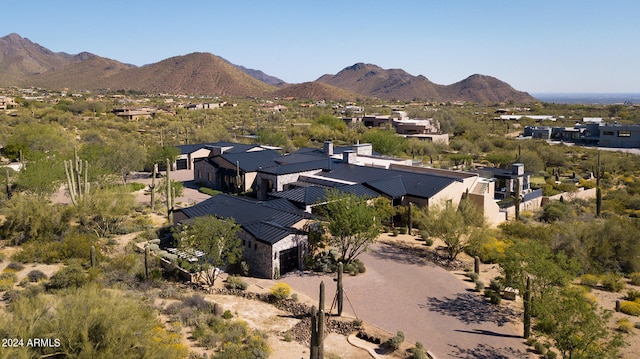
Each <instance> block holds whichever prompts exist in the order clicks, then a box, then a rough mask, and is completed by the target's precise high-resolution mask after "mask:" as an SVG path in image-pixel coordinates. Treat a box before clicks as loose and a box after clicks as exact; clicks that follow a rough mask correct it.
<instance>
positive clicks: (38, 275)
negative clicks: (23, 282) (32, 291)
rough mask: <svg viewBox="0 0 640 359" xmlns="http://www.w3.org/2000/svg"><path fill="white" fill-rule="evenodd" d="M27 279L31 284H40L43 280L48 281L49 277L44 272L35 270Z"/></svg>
mask: <svg viewBox="0 0 640 359" xmlns="http://www.w3.org/2000/svg"><path fill="white" fill-rule="evenodd" d="M27 278H28V279H29V282H38V281H41V280H43V279H47V275H46V274H44V273H43V272H42V271H40V270H37V269H35V270H32V271H31V272H29V273H28V274H27Z"/></svg>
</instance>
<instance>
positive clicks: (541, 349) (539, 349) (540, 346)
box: [533, 342, 547, 355]
mask: <svg viewBox="0 0 640 359" xmlns="http://www.w3.org/2000/svg"><path fill="white" fill-rule="evenodd" d="M533 349H534V350H535V351H536V353H537V354H540V355H544V354H546V353H547V347H546V346H544V343H542V342H536V343H535V344H534V345H533Z"/></svg>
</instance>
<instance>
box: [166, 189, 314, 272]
mask: <svg viewBox="0 0 640 359" xmlns="http://www.w3.org/2000/svg"><path fill="white" fill-rule="evenodd" d="M206 215H213V216H216V217H218V218H221V219H227V218H232V219H234V220H235V222H236V223H238V225H240V227H241V229H242V231H241V232H240V233H239V234H238V235H239V237H240V239H241V240H242V242H241V243H242V246H243V253H242V258H243V260H244V261H245V262H246V263H247V264H248V265H249V273H250V275H252V276H256V277H262V278H277V277H279V276H280V275H283V274H285V273H288V272H290V271H293V270H297V269H304V261H303V258H304V254H305V253H306V251H307V235H306V233H304V232H303V231H302V228H303V227H304V224H305V223H306V222H307V221H308V218H309V217H308V215H307V214H306V213H304V212H303V211H301V210H299V209H298V208H296V207H295V206H293V205H292V204H291V203H290V202H289V201H287V200H285V199H276V200H271V201H255V200H250V199H248V198H244V197H237V196H231V195H226V194H219V195H217V196H213V197H211V198H209V199H207V200H206V201H203V202H200V203H198V204H196V205H194V206H192V207H187V208H182V209H178V210H176V211H175V212H174V217H173V218H174V224H178V223H188V221H189V219H192V218H196V217H201V216H206Z"/></svg>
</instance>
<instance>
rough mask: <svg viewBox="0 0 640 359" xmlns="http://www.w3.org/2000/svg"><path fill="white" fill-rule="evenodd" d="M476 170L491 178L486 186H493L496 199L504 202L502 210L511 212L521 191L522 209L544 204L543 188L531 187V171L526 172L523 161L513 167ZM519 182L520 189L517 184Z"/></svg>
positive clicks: (484, 176)
mask: <svg viewBox="0 0 640 359" xmlns="http://www.w3.org/2000/svg"><path fill="white" fill-rule="evenodd" d="M474 172H477V173H479V174H480V175H481V176H482V177H483V178H487V179H489V182H488V183H487V184H486V187H493V190H492V192H493V193H494V200H495V201H499V202H500V203H501V204H502V208H501V211H502V212H503V213H509V212H510V210H509V208H514V204H515V202H514V201H512V200H511V199H514V198H515V196H516V194H517V193H518V192H519V193H520V210H521V211H531V210H536V209H538V208H540V206H541V204H542V189H537V190H532V189H531V173H530V172H526V171H525V169H524V165H523V164H522V163H514V164H513V165H512V166H511V169H504V168H493V167H485V168H480V169H478V170H476V171H474ZM518 183H519V185H520V189H519V191H518V187H517V186H516V185H517V184H518Z"/></svg>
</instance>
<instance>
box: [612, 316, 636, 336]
mask: <svg viewBox="0 0 640 359" xmlns="http://www.w3.org/2000/svg"><path fill="white" fill-rule="evenodd" d="M616 325H617V327H616V329H617V330H619V331H621V332H623V333H631V332H632V331H633V328H634V326H633V323H631V321H630V320H629V319H627V318H620V319H618V320H617V321H616Z"/></svg>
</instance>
